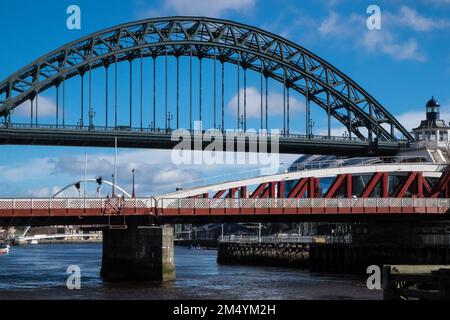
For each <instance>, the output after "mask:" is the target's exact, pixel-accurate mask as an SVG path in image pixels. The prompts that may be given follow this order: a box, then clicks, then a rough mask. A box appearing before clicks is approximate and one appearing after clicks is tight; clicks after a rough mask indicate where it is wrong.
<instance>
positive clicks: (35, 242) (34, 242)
mask: <svg viewBox="0 0 450 320" xmlns="http://www.w3.org/2000/svg"><path fill="white" fill-rule="evenodd" d="M30 244H32V245H36V244H39V242H38V241H37V240H31V242H30Z"/></svg>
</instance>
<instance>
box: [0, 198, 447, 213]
mask: <svg viewBox="0 0 450 320" xmlns="http://www.w3.org/2000/svg"><path fill="white" fill-rule="evenodd" d="M108 206H114V207H117V208H118V209H119V210H120V209H158V210H162V212H163V211H164V210H166V209H168V210H169V209H172V210H183V209H208V210H214V209H252V210H256V209H297V208H305V209H308V208H309V209H314V208H317V209H328V208H331V209H333V208H335V209H342V208H344V209H346V208H352V209H354V208H433V209H434V208H439V209H444V210H449V209H450V199H425V198H361V199H348V198H345V199H344V198H343V199H336V198H334V199H323V198H320V199H268V198H263V199H228V198H227V199H201V198H190V199H157V200H155V199H154V198H137V199H127V198H126V199H122V198H113V199H83V198H72V199H0V210H64V209H101V208H108Z"/></svg>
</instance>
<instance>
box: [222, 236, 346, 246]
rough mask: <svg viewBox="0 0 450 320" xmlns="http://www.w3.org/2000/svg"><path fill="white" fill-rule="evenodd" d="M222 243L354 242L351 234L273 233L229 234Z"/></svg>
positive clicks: (223, 238)
mask: <svg viewBox="0 0 450 320" xmlns="http://www.w3.org/2000/svg"><path fill="white" fill-rule="evenodd" d="M219 242H220V243H271V244H283V243H301V244H310V243H333V244H348V243H352V236H351V235H343V236H300V235H295V234H290V235H272V236H262V237H258V236H251V235H250V236H249V235H227V236H220V237H219Z"/></svg>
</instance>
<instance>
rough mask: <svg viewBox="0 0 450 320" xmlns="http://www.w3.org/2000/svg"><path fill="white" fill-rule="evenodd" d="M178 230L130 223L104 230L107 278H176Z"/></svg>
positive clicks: (102, 273)
mask: <svg viewBox="0 0 450 320" xmlns="http://www.w3.org/2000/svg"><path fill="white" fill-rule="evenodd" d="M173 241H174V229H173V227H171V226H145V227H144V226H138V225H136V224H130V225H128V228H127V229H122V230H118V229H105V230H103V257H102V269H101V272H100V274H101V277H102V278H103V279H104V280H105V281H110V282H114V281H158V282H164V281H170V280H173V279H175V264H174V248H173V243H174V242H173Z"/></svg>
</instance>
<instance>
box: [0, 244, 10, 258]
mask: <svg viewBox="0 0 450 320" xmlns="http://www.w3.org/2000/svg"><path fill="white" fill-rule="evenodd" d="M8 253H9V245H7V244H6V243H2V244H0V255H2V254H8Z"/></svg>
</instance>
